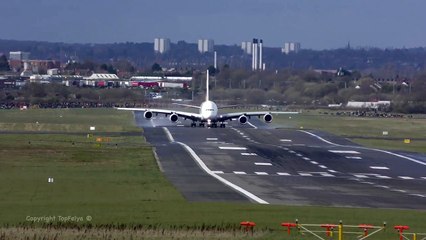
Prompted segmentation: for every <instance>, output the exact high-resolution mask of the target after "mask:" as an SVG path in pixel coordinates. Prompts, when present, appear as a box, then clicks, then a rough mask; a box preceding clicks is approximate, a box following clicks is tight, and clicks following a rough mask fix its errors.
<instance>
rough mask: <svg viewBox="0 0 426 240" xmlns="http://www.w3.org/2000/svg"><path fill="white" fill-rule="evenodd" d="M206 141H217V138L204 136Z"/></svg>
mask: <svg viewBox="0 0 426 240" xmlns="http://www.w3.org/2000/svg"><path fill="white" fill-rule="evenodd" d="M206 140H207V141H217V138H206Z"/></svg>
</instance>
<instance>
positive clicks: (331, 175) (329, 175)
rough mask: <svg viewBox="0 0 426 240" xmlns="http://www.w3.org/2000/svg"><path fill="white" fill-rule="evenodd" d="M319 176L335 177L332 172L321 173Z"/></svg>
mask: <svg viewBox="0 0 426 240" xmlns="http://www.w3.org/2000/svg"><path fill="white" fill-rule="evenodd" d="M321 176H323V177H335V176H334V175H333V174H330V173H321Z"/></svg>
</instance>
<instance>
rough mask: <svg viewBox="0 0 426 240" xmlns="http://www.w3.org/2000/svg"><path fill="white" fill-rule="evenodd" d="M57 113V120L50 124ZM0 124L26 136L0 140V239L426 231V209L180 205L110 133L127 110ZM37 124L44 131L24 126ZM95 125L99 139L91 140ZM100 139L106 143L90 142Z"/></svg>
mask: <svg viewBox="0 0 426 240" xmlns="http://www.w3.org/2000/svg"><path fill="white" fill-rule="evenodd" d="M61 114H63V115H62V117H58V118H59V120H58V119H56V118H54V117H53V118H52V117H48V116H47V115H51V116H60V115H61ZM66 114H67V115H66ZM68 114H69V115H68ZM24 115H26V117H25V116H24ZM0 116H1V118H0V122H1V124H3V125H2V126H6V125H9V124H15V123H16V125H14V128H12V130H13V131H23V130H28V131H31V132H32V134H24V133H22V134H13V133H6V134H1V135H0V156H1V157H0V210H1V211H0V226H3V228H0V239H1V238H2V236H7V237H10V238H12V237H13V236H18V237H17V238H23V236H30V237H33V236H42V237H45V239H55V237H52V238H50V236H56V239H58V238H59V239H74V238H79V239H82V238H83V237H81V238H80V235H78V234H80V233H81V232H86V233H87V236H88V237H86V239H101V238H102V239H104V238H130V237H135V238H136V237H141V236H143V237H144V238H157V239H158V238H161V239H167V238H168V239H171V238H176V237H179V238H181V239H200V238H203V239H235V238H243V237H244V236H245V234H244V232H241V231H240V227H239V222H241V221H246V220H250V221H254V222H256V224H257V226H256V228H255V235H254V236H253V238H260V239H265V238H266V239H283V238H284V239H294V238H293V237H291V238H290V237H287V236H286V235H285V234H284V231H283V229H282V227H280V223H281V222H284V221H285V222H287V221H294V219H296V218H298V219H299V221H300V222H301V223H337V222H338V221H339V220H343V221H344V223H345V224H360V223H370V224H376V225H381V224H382V223H383V221H387V223H388V226H390V228H391V227H392V226H393V225H397V224H406V225H409V226H410V227H411V229H412V230H413V231H417V232H421V231H426V225H425V223H426V212H424V211H414V210H387V209H362V208H357V209H351V208H327V207H314V206H310V207H300V206H281V205H272V206H271V205H258V204H237V203H191V202H187V201H185V199H183V198H182V196H181V195H180V194H179V193H178V192H177V191H176V190H175V189H174V188H173V186H172V185H171V184H170V183H169V182H168V181H167V180H166V179H165V178H164V177H163V175H162V174H161V172H160V171H159V169H158V167H157V165H156V162H155V160H154V157H153V154H152V150H151V147H150V146H149V145H147V144H146V143H145V142H144V139H143V137H142V136H127V135H126V134H123V135H120V134H118V135H117V134H114V132H118V133H119V132H128V131H131V132H135V131H140V129H137V128H135V127H133V125H132V124H133V119H132V115H131V114H129V113H128V112H117V111H114V110H105V109H95V110H92V109H80V110H31V111H22V112H20V111H11V112H9V111H0ZM302 117H304V116H302ZM34 119H37V120H39V125H41V122H42V123H43V125H42V127H41V128H26V127H25V126H28V124H32V122H34ZM61 119H62V120H61ZM305 121H312V122H315V121H313V120H310V118H309V117H307V120H305ZM295 122H296V123H300V121H295ZM92 125H95V126H96V131H94V132H92V134H93V136H92V137H89V138H88V137H87V132H88V126H92ZM6 130H10V129H7V128H3V129H1V131H6ZM38 131H46V132H49V131H59V132H60V133H58V132H56V133H55V134H39V133H38ZM98 131H102V132H103V133H102V134H103V135H102V139H103V140H106V142H97V141H96V139H97V137H98V136H97V133H98ZM104 132H110V133H111V135H108V133H104ZM48 178H53V179H54V182H53V183H48V181H47V180H48ZM49 217H50V218H49ZM52 218H53V219H52ZM391 238H396V233H395V231H394V230H393V229H388V231H387V233H383V234H379V235H377V237H376V238H374V239H380V240H381V239H383V240H384V239H391ZM298 239H313V238H311V237H309V236H307V235H305V236H299V237H298ZM347 239H349V238H347Z"/></svg>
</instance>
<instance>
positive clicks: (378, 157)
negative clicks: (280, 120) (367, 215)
mask: <svg viewBox="0 0 426 240" xmlns="http://www.w3.org/2000/svg"><path fill="white" fill-rule="evenodd" d="M136 120H137V122H138V124H139V125H140V126H144V127H145V136H146V137H147V139H148V141H149V142H150V143H152V144H153V145H154V146H155V147H156V151H157V153H158V155H159V159H160V162H161V164H162V166H163V169H164V171H165V174H166V176H167V177H168V178H169V179H170V180H171V181H172V182H173V184H174V185H175V186H176V187H177V188H178V189H179V190H180V191H181V192H182V193H183V195H184V196H185V197H186V198H187V199H188V200H190V201H247V200H249V201H252V202H258V203H263V204H288V205H322V206H345V207H378V208H408V209H425V208H426V162H424V161H421V160H419V159H414V158H412V157H407V156H403V155H400V154H395V153H391V152H387V151H382V150H375V149H368V148H363V147H361V146H356V145H353V144H352V145H351V146H349V145H348V144H349V142H348V141H347V140H345V139H340V138H337V137H335V136H327V134H324V133H314V132H310V131H297V130H282V129H271V128H268V127H267V126H265V125H264V124H263V123H260V122H259V121H256V120H252V121H251V124H252V126H250V125H245V126H243V127H241V126H240V125H239V124H235V125H234V123H233V124H231V125H230V126H228V127H227V128H225V129H221V128H217V129H208V128H190V127H186V126H183V127H177V126H167V127H163V126H161V125H162V123H164V124H169V123H168V122H167V121H168V120H167V119H156V120H157V122H156V124H158V125H157V127H154V128H153V127H152V125H151V127H147V126H149V124H152V123H151V121H146V120H145V119H143V117H141V115H136ZM154 121H155V120H154ZM320 135H321V136H320Z"/></svg>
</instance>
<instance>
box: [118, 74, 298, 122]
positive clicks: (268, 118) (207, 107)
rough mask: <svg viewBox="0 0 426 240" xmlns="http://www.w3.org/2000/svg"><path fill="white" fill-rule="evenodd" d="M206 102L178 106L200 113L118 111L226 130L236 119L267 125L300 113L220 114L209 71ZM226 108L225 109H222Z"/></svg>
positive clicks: (156, 110)
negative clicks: (211, 93)
mask: <svg viewBox="0 0 426 240" xmlns="http://www.w3.org/2000/svg"><path fill="white" fill-rule="evenodd" d="M206 86H207V87H206V101H204V102H203V103H202V104H201V106H193V105H187V104H178V105H181V106H186V107H192V108H198V109H199V113H192V112H183V111H175V110H169V109H153V108H117V109H118V110H128V111H143V112H144V114H143V116H144V117H145V118H146V119H151V118H152V117H153V116H154V114H156V115H158V114H164V115H165V116H166V117H167V116H168V117H169V119H170V121H172V122H177V121H178V119H179V117H180V118H183V119H185V120H187V119H190V120H192V123H191V127H196V126H197V122H199V126H200V127H204V126H205V125H207V127H212V128H216V127H218V124H219V127H221V128H224V127H225V122H226V121H232V120H234V119H238V121H239V122H240V123H241V124H246V123H247V121H248V119H249V118H250V117H252V116H256V117H259V118H260V117H263V120H264V121H265V122H267V123H270V122H272V114H297V113H298V112H233V113H224V114H219V113H218V109H219V108H218V107H217V105H216V103H214V102H213V101H210V100H209V87H208V86H209V71H208V70H207V77H206ZM222 108H225V107H222Z"/></svg>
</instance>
